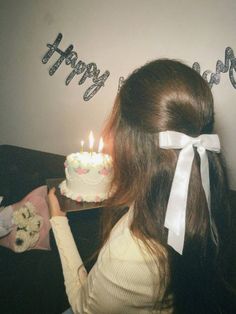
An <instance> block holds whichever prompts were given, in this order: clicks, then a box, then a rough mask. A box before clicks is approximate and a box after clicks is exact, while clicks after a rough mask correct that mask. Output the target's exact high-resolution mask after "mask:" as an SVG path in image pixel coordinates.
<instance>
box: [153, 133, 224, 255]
mask: <svg viewBox="0 0 236 314" xmlns="http://www.w3.org/2000/svg"><path fill="white" fill-rule="evenodd" d="M159 145H160V148H163V149H181V151H180V153H179V158H178V162H177V165H176V169H175V175H174V179H173V182H172V186H171V191H170V197H169V201H168V205H167V210H166V217H165V227H166V228H168V230H169V232H168V244H169V245H170V246H172V247H173V249H175V250H176V251H177V252H178V253H180V254H182V252H183V247H184V237H185V219H186V207H187V197H188V186H189V179H190V174H191V169H192V163H193V158H194V149H193V146H194V147H197V152H198V154H199V156H200V160H201V180H202V186H203V189H204V191H205V195H206V200H207V204H208V210H209V217H210V226H211V234H212V237H213V241H214V242H216V243H217V242H218V238H217V232H216V229H215V225H214V222H213V221H212V217H211V204H210V179H209V164H208V157H207V153H206V150H210V151H214V152H217V153H218V152H220V141H219V137H218V135H216V134H202V135H200V136H198V137H190V136H188V135H186V134H183V133H180V132H175V131H165V132H160V133H159Z"/></svg>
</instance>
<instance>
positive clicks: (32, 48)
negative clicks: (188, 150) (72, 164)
mask: <svg viewBox="0 0 236 314" xmlns="http://www.w3.org/2000/svg"><path fill="white" fill-rule="evenodd" d="M235 14H236V2H235V0H226V1H224V2H223V1H220V0H208V1H203V0H199V1H188V0H182V1H177V0H176V1H174V0H172V1H171V0H147V1H145V0H128V1H127V0H119V1H113V0H110V1H108V0H99V1H97V0H77V1H76V0H69V1H62V0H41V1H37V0H28V1H27V0H21V1H17V0H1V2H0V32H1V33H0V40H1V48H0V65H1V72H0V84H1V88H0V97H1V105H0V106H1V115H0V144H12V145H18V146H23V147H28V148H33V149H39V150H42V151H48V152H55V153H62V154H68V153H70V152H75V151H78V150H79V148H80V140H81V139H82V138H83V139H84V140H87V137H88V133H89V131H90V129H92V130H93V131H94V133H95V137H96V139H98V137H99V132H100V130H101V127H102V125H103V123H104V119H105V118H106V116H107V114H108V112H109V111H110V109H111V107H112V104H113V100H114V97H115V95H116V93H117V88H118V81H119V77H120V76H124V77H126V76H127V75H128V74H129V73H130V72H131V71H132V70H133V69H134V68H136V67H137V66H140V65H142V64H143V63H145V62H146V61H148V60H152V59H155V58H160V57H169V58H177V59H180V60H182V61H184V62H186V63H187V64H189V65H192V64H193V63H194V62H196V61H197V62H199V64H200V65H201V68H202V71H205V70H206V69H209V70H211V71H213V72H215V69H216V62H217V60H219V59H220V60H222V61H224V56H225V48H226V47H228V46H229V47H231V48H233V50H234V53H236V42H235V29H236V19H235ZM58 33H62V35H63V38H62V41H61V43H60V44H59V47H60V48H61V49H62V50H65V49H66V48H67V47H68V46H69V45H70V44H73V46H74V51H76V52H77V53H78V57H79V60H82V61H84V62H85V63H86V64H89V63H91V62H94V63H96V65H97V67H98V69H100V71H101V74H102V73H104V72H105V71H106V70H108V71H109V72H110V76H109V77H108V79H107V80H106V82H105V86H104V87H102V88H101V89H100V90H99V91H98V92H97V93H96V94H95V95H94V96H93V97H92V98H91V99H90V100H89V101H84V100H83V95H84V93H85V91H86V90H87V88H88V87H89V86H91V85H92V80H91V78H90V79H87V80H86V81H85V83H83V84H82V85H78V81H79V80H80V79H81V77H82V74H80V75H77V76H76V77H74V79H73V80H72V81H71V82H70V84H69V85H68V86H66V85H65V80H66V77H67V76H68V75H69V73H70V72H71V71H72V68H71V66H70V65H65V63H64V62H63V63H62V65H61V66H60V67H59V68H58V70H57V71H56V72H55V73H54V75H52V76H50V75H49V73H48V71H49V69H50V68H51V66H52V65H53V64H54V63H55V62H56V60H57V59H58V57H59V55H58V54H57V53H54V55H53V56H52V57H51V58H50V59H49V61H48V63H46V64H43V63H42V57H43V56H44V55H45V53H46V52H47V50H48V48H47V46H46V45H47V44H48V43H51V44H52V43H53V42H54V40H55V39H56V37H57V35H58ZM234 75H235V72H234ZM212 91H213V94H214V96H215V103H216V130H217V132H218V133H219V134H220V136H221V139H222V142H223V150H224V153H225V155H226V161H227V165H228V170H229V175H230V182H231V187H233V188H234V189H236V162H235V156H236V146H235V145H234V135H235V133H236V123H235V117H236V105H235V100H236V89H235V88H233V86H232V84H231V82H230V79H229V73H224V74H222V75H221V81H220V84H219V85H214V86H213V88H212Z"/></svg>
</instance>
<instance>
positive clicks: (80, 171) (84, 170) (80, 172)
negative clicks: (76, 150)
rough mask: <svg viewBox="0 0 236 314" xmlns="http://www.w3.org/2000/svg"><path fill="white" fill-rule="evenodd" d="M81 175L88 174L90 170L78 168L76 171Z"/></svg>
mask: <svg viewBox="0 0 236 314" xmlns="http://www.w3.org/2000/svg"><path fill="white" fill-rule="evenodd" d="M75 171H76V172H77V173H78V174H79V175H81V174H86V173H88V172H89V170H88V169H84V168H80V167H79V168H77V169H76V170H75Z"/></svg>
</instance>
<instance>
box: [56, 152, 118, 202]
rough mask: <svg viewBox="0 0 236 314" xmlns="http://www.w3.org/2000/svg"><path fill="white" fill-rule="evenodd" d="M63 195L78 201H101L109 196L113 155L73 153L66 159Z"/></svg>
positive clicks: (62, 185) (62, 187)
mask: <svg viewBox="0 0 236 314" xmlns="http://www.w3.org/2000/svg"><path fill="white" fill-rule="evenodd" d="M65 175H66V180H64V181H63V182H62V183H61V184H60V186H59V187H60V191H61V194H62V195H65V196H66V197H68V198H70V199H72V200H75V201H77V202H101V201H103V200H105V199H106V198H107V197H108V191H109V183H110V181H111V175H112V160H111V157H110V156H109V155H107V154H103V153H88V152H82V153H73V154H70V155H68V156H67V158H66V161H65Z"/></svg>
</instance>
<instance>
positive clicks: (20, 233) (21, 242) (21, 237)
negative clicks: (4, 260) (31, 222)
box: [14, 230, 30, 253]
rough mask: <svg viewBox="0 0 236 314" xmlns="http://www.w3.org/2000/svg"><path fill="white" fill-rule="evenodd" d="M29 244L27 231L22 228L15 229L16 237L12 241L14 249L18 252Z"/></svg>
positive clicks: (25, 248) (24, 249)
mask: <svg viewBox="0 0 236 314" xmlns="http://www.w3.org/2000/svg"><path fill="white" fill-rule="evenodd" d="M29 246H30V236H29V233H28V232H26V231H24V230H17V231H16V239H15V243H14V248H15V251H16V252H18V253H21V252H24V251H26V250H27V249H28V248H29Z"/></svg>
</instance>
